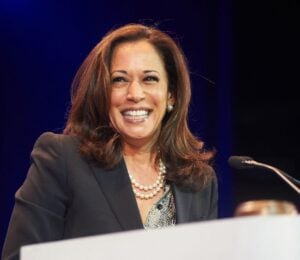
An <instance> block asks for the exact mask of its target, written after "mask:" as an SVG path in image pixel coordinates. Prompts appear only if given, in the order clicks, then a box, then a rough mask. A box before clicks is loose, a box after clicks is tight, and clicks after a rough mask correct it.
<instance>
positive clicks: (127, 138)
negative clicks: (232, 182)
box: [3, 24, 217, 259]
mask: <svg viewBox="0 0 300 260" xmlns="http://www.w3.org/2000/svg"><path fill="white" fill-rule="evenodd" d="M190 96H191V87H190V80H189V73H188V70H187V66H186V62H185V56H184V54H183V53H182V51H181V49H180V47H179V45H178V44H176V43H175V41H174V40H173V39H172V38H171V37H170V36H168V35H167V34H166V33H164V32H162V31H160V30H158V29H156V28H152V27H147V26H144V25H141V24H129V25H125V26H123V27H121V28H118V29H116V30H114V31H112V32H109V33H108V34H107V35H106V36H105V37H104V38H103V39H102V40H101V41H100V43H99V44H98V45H97V46H96V47H95V48H94V49H93V50H92V51H91V53H90V54H89V55H88V57H87V58H86V60H85V61H84V63H83V64H82V66H81V67H80V69H79V71H78V73H77V74H76V76H75V79H74V82H73V96H72V105H71V109H70V111H69V117H68V120H67V124H66V128H65V130H64V133H63V134H55V133H50V132H47V133H44V134H42V135H41V136H40V137H39V138H38V140H37V141H36V143H35V145H34V148H33V151H32V154H31V158H32V164H31V167H30V169H29V171H28V175H27V177H26V180H25V181H24V183H23V185H22V186H21V187H20V189H19V190H18V191H17V193H16V202H15V207H14V210H13V213H12V217H11V222H10V225H9V230H8V233H7V237H6V242H5V246H4V250H3V259H18V254H19V249H20V247H21V246H23V245H26V244H32V243H39V242H46V241H53V240H59V239H66V238H75V237H81V236H90V235H96V234H104V233H110V232H117V231H122V230H132V229H139V228H144V229H149V228H162V227H167V226H173V225H175V224H180V223H187V222H193V221H201V220H208V219H213V218H216V217H217V181H216V178H215V173H214V170H213V167H212V166H211V164H210V162H211V159H212V158H213V152H211V151H206V150H205V149H204V143H203V142H202V141H201V140H199V139H197V138H196V137H195V136H194V135H193V134H192V133H191V132H190V130H189V128H188V124H187V115H188V106H189V102H190Z"/></svg>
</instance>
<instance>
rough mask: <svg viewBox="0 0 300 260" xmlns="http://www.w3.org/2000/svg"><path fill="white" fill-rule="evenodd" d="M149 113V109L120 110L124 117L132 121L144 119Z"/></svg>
mask: <svg viewBox="0 0 300 260" xmlns="http://www.w3.org/2000/svg"><path fill="white" fill-rule="evenodd" d="M150 113H151V111H150V110H149V109H137V110H136V109H128V110H125V111H122V115H123V116H124V118H125V119H127V120H130V121H133V122H140V121H144V120H145V119H147V118H148V117H149V115H150Z"/></svg>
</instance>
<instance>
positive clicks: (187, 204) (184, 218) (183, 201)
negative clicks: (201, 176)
mask: <svg viewBox="0 0 300 260" xmlns="http://www.w3.org/2000/svg"><path fill="white" fill-rule="evenodd" d="M172 188H173V193H174V197H175V205H176V221H177V223H178V224H180V223H187V222H189V220H190V215H191V210H192V199H193V197H192V193H191V192H187V191H185V190H184V189H183V188H181V187H178V186H177V185H175V184H172Z"/></svg>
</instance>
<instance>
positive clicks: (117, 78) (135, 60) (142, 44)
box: [109, 40, 173, 145]
mask: <svg viewBox="0 0 300 260" xmlns="http://www.w3.org/2000/svg"><path fill="white" fill-rule="evenodd" d="M110 67H111V68H110V76H111V105H110V111H109V116H110V120H111V124H112V126H113V127H114V128H115V130H116V131H117V132H118V133H119V134H120V135H121V139H122V142H123V143H128V144H133V145H145V144H150V145H151V144H154V143H155V142H156V140H157V139H156V138H157V136H158V134H159V131H160V127H161V122H162V119H163V117H164V115H165V113H166V107H167V104H168V103H171V104H173V100H172V97H171V95H170V93H169V92H168V78H167V73H166V70H165V67H164V63H163V61H162V59H161V57H160V55H159V54H158V52H157V51H156V50H155V48H154V47H153V46H152V45H151V44H150V43H148V42H147V41H142V40H141V41H137V42H127V43H121V44H119V45H117V46H116V48H115V49H114V52H113V55H112V60H111V66H110Z"/></svg>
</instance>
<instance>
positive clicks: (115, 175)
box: [93, 159, 143, 230]
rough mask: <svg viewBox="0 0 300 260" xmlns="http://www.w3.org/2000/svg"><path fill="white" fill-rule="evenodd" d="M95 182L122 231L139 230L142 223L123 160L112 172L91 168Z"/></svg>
mask: <svg viewBox="0 0 300 260" xmlns="http://www.w3.org/2000/svg"><path fill="white" fill-rule="evenodd" d="M93 170H94V173H95V177H96V179H97V182H98V184H99V186H100V188H101V190H102V191H103V194H104V196H105V197H106V199H107V201H108V203H109V205H110V207H111V209H112V211H113V213H114V214H115V216H116V219H117V220H118V222H119V223H120V225H121V227H122V228H123V229H124V230H132V229H141V228H143V223H142V220H141V217H140V213H139V210H138V206H137V203H136V200H135V196H134V193H133V190H132V188H131V184H130V179H129V175H128V172H127V168H126V165H125V162H124V160H123V159H122V160H121V162H120V163H119V164H118V165H117V166H116V167H115V168H114V169H112V170H103V169H102V168H98V167H93Z"/></svg>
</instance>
